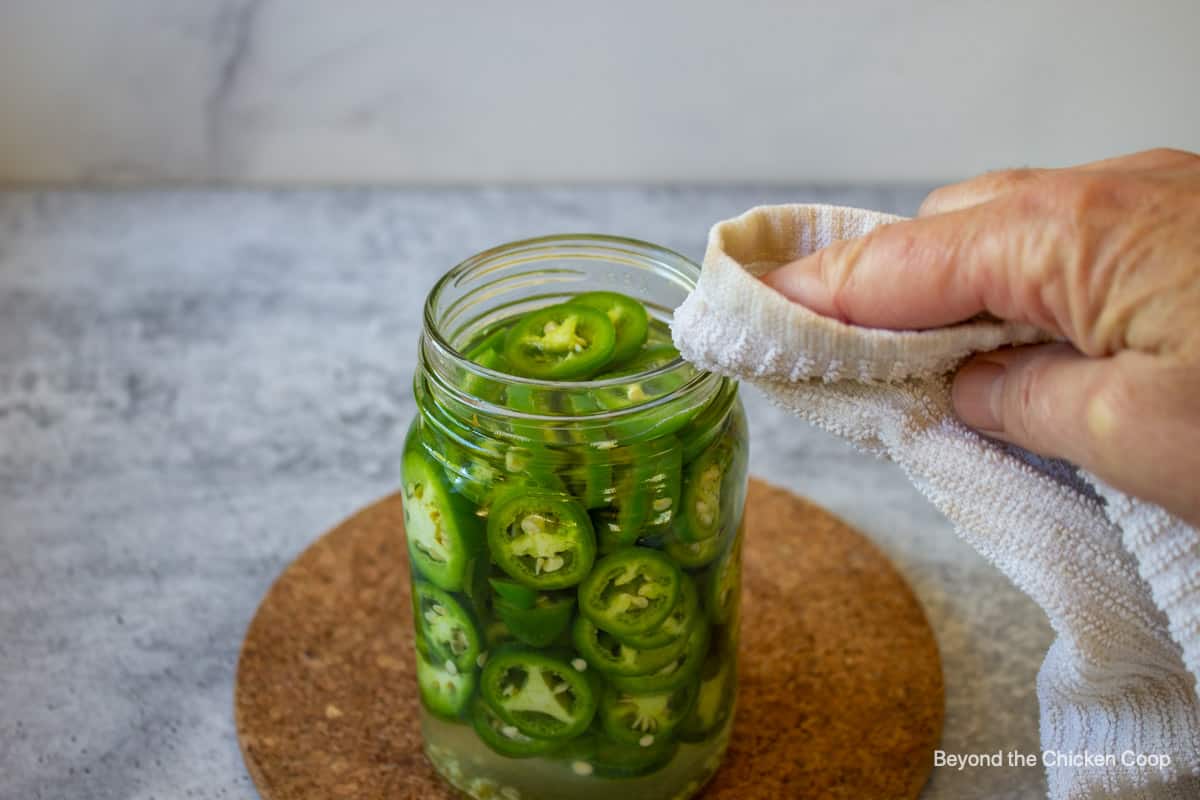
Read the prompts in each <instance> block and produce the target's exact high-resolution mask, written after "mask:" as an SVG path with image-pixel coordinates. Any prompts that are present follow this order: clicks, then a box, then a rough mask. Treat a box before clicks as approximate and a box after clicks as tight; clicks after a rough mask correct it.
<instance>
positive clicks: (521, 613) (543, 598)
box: [492, 594, 575, 647]
mask: <svg viewBox="0 0 1200 800" xmlns="http://www.w3.org/2000/svg"><path fill="white" fill-rule="evenodd" d="M492 608H493V610H494V611H495V612H496V616H497V617H499V618H500V619H501V620H503V621H504V624H505V625H507V626H508V629H509V630H510V631H512V635H513V636H515V637H517V638H518V639H520V640H521V641H522V642H524V643H525V644H527V645H531V646H533V647H545V646H546V645H548V644H550V643H551V642H553V641H554V640H555V639H557V638H558V637H559V636H561V635H562V633H563V631H565V630H566V629H567V626H568V625H570V624H571V615H572V612H574V610H575V598H574V597H569V596H565V595H560V596H553V595H548V594H541V595H537V596H536V597H535V599H534V603H533V605H531V606H529V607H528V608H522V607H521V606H520V605H519V604H517V603H512V602H509V601H508V600H506V599H504V598H503V597H501V596H499V595H497V596H496V598H495V599H494V600H493V603H492Z"/></svg>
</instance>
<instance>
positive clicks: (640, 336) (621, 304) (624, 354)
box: [571, 292, 650, 364]
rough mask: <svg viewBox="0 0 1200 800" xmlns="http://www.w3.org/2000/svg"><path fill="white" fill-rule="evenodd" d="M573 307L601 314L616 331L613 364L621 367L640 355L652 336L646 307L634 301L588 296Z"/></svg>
mask: <svg viewBox="0 0 1200 800" xmlns="http://www.w3.org/2000/svg"><path fill="white" fill-rule="evenodd" d="M571 302H572V303H578V304H579V305H584V306H588V307H590V308H594V309H596V310H597V311H602V312H604V314H605V315H606V316H607V317H608V321H609V322H611V323H612V325H613V329H614V330H615V331H616V337H617V338H616V343H615V344H614V345H613V351H612V356H611V357H610V364H620V363H621V362H623V361H625V360H626V359H629V358H632V357H634V356H635V355H637V354H638V353H639V351H640V350H641V349H642V345H644V344H645V343H646V334H647V333H649V327H650V315H649V314H647V313H646V307H645V306H643V305H642V304H641V303H639V302H638V301H637V300H634V299H633V298H632V297H627V296H626V295H623V294H619V293H617V292H585V293H583V294H580V295H576V296H575V297H574V298H573V299H572V300H571Z"/></svg>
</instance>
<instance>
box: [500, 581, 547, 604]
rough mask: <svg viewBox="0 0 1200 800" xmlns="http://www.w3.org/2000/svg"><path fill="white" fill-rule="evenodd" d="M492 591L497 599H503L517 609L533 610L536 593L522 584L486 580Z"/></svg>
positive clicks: (536, 597)
mask: <svg viewBox="0 0 1200 800" xmlns="http://www.w3.org/2000/svg"><path fill="white" fill-rule="evenodd" d="M488 583H490V584H491V585H492V590H493V591H494V592H495V593H496V596H497V597H498V598H501V599H504V600H506V601H508V602H509V603H511V604H513V605H514V606H516V607H517V608H533V605H534V603H536V602H537V599H538V593H537V592H535V591H534V590H533V589H530V588H529V587H528V586H525V585H524V584H521V583H517V582H516V581H510V580H508V579H506V578H488Z"/></svg>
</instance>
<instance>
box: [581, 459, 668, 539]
mask: <svg viewBox="0 0 1200 800" xmlns="http://www.w3.org/2000/svg"><path fill="white" fill-rule="evenodd" d="M627 451H628V452H627V454H626V455H625V459H626V463H623V464H619V465H618V466H617V467H616V469H615V472H616V473H617V475H618V477H617V480H616V485H615V486H614V487H613V488H612V491H611V496H612V508H610V509H604V510H601V511H598V512H596V529H597V531H599V534H600V539H601V543H602V544H604V545H605V549H607V550H609V551H611V550H614V549H616V548H617V547H620V546H622V545H629V544H633V543H634V542H636V541H637V540H638V537H639V536H644V535H649V534H652V533H654V531H655V530H657V529H661V528H664V527H666V526H667V525H669V524H670V523H671V520H672V519H673V518H674V516H675V511H676V509H677V508H678V506H679V495H680V471H681V463H682V462H681V454H680V449H679V447H678V446H677V443H676V442H675V440H674V439H663V440H660V441H658V442H656V443H655V445H654V446H653V447H652V446H650V445H648V444H634V445H631V446H630V447H629V448H627Z"/></svg>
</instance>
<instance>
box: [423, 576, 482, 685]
mask: <svg viewBox="0 0 1200 800" xmlns="http://www.w3.org/2000/svg"><path fill="white" fill-rule="evenodd" d="M412 597H413V614H414V616H415V617H416V619H417V630H418V631H419V632H420V635H421V637H422V638H423V639H424V640H425V642H426V644H428V646H429V655H430V657H431V658H433V659H438V658H440V659H442V661H443V662H446V663H451V664H453V665H454V666H455V667H456V668H457V670H458V671H459V672H466V671H468V670H471V669H473V668H474V667H475V659H476V658H478V657H479V651H480V643H479V631H478V629H477V628H476V627H475V623H474V622H473V621H472V620H471V615H470V614H469V613H468V612H467V609H466V608H464V607H463V605H462V604H461V603H460V602H458V600H457V599H455V597H454V595H452V594H450V593H449V592H443V591H442V590H441V589H439V588H437V587H436V586H434V585H433V584H431V583H426V582H425V581H417V582H416V583H415V584H413V596H412Z"/></svg>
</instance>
